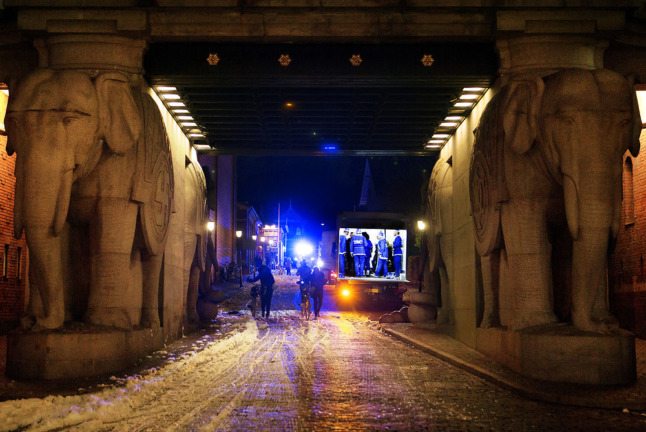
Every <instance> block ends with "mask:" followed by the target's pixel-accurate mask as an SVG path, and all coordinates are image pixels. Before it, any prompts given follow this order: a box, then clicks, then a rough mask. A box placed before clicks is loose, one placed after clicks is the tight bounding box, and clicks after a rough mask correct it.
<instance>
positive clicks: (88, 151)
mask: <svg viewBox="0 0 646 432" xmlns="http://www.w3.org/2000/svg"><path fill="white" fill-rule="evenodd" d="M6 128H7V134H8V143H7V153H9V154H12V153H13V152H14V151H15V152H16V154H17V158H16V170H15V173H16V191H15V192H16V193H15V203H14V219H15V226H14V235H15V236H16V237H17V238H20V236H21V233H22V231H23V228H24V231H25V234H26V236H27V243H28V246H29V259H30V269H29V283H30V288H31V296H30V304H29V307H28V310H27V313H26V315H25V317H24V318H23V320H22V322H23V327H25V328H31V329H33V330H36V329H41V328H47V329H55V328H58V327H61V326H62V325H63V323H64V321H66V320H70V319H83V320H84V321H85V322H87V323H90V324H96V325H106V326H115V327H119V328H124V329H130V328H132V327H133V326H135V325H142V326H144V327H150V328H153V327H158V326H159V311H158V297H159V277H160V270H161V265H162V256H163V251H164V247H165V243H166V238H167V232H168V226H169V221H170V213H171V207H172V203H173V188H174V185H173V167H172V161H171V158H170V147H169V141H168V136H167V134H166V129H165V127H164V123H163V121H162V118H161V115H160V113H159V109H158V108H157V105H156V104H155V102H154V101H153V100H152V98H151V97H150V96H149V95H148V94H146V93H145V92H144V91H143V89H142V88H140V87H138V86H137V85H134V84H133V83H132V82H131V80H130V79H129V77H128V76H126V75H124V74H122V73H118V72H104V73H98V74H94V75H91V74H89V73H87V72H81V71H73V70H62V71H55V70H51V69H36V70H35V71H33V72H32V73H30V74H29V75H28V76H26V77H25V78H24V79H23V80H21V81H20V82H19V83H18V85H17V87H16V88H15V89H14V90H12V93H11V97H10V100H9V104H8V107H7V116H6Z"/></svg>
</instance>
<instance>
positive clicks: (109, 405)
mask: <svg viewBox="0 0 646 432" xmlns="http://www.w3.org/2000/svg"><path fill="white" fill-rule="evenodd" d="M281 282H284V281H282V280H279V283H281ZM287 282H289V283H284V284H283V285H282V286H280V285H279V287H278V289H277V291H276V302H275V304H276V306H277V308H279V309H280V310H279V311H276V312H274V313H272V314H273V317H272V318H270V319H268V320H257V321H256V320H253V319H252V318H251V317H249V316H248V314H244V315H242V316H235V315H233V316H231V317H229V318H226V320H225V321H227V320H228V321H227V322H228V324H229V325H230V327H233V331H229V332H228V333H226V334H224V335H223V336H220V335H215V334H204V335H202V336H201V337H200V338H199V339H197V340H196V341H195V342H194V343H193V344H192V350H191V351H188V352H184V353H183V354H181V355H177V354H173V355H172V356H170V355H168V356H167V357H166V358H165V361H164V363H163V364H161V365H160V366H158V367H153V368H150V369H148V370H147V371H144V372H143V373H142V374H141V375H140V376H136V377H129V378H123V379H116V383H115V384H114V385H113V386H112V387H107V388H103V389H102V390H101V391H93V392H90V393H84V394H78V395H74V396H68V397H58V398H56V397H54V398H43V399H42V400H41V399H30V400H28V401H6V402H3V403H0V430H92V431H95V430H99V431H101V430H105V431H108V430H113V431H157V430H163V431H187V430H206V431H215V430H217V431H250V430H265V431H337V430H338V431H364V430H368V431H373V430H374V431H384V430H397V431H514V432H516V431H534V430H535V431H554V430H563V431H622V432H624V431H639V430H646V417H645V416H642V415H639V414H634V413H630V412H628V413H626V412H622V411H621V410H601V409H591V408H576V407H568V406H562V405H552V404H548V403H541V402H535V401H531V400H528V399H525V398H522V397H519V396H518V395H515V394H513V393H511V392H509V391H507V390H504V389H502V388H500V387H497V386H495V385H493V384H491V383H489V382H487V381H485V380H483V379H480V378H478V377H476V376H474V375H471V374H469V373H467V372H464V371H463V370H461V369H459V368H456V367H454V366H452V365H450V364H448V363H446V362H443V361H441V360H439V359H437V358H435V357H433V356H431V355H429V354H427V353H425V352H423V351H420V350H418V349H416V348H414V347H412V346H410V345H408V344H406V343H404V342H401V341H400V340H398V339H395V338H393V337H391V336H389V335H387V334H385V333H383V332H380V331H379V327H378V326H377V324H376V323H375V322H374V321H372V320H370V319H369V318H368V317H366V315H364V314H358V313H349V312H344V313H340V312H333V311H327V312H325V313H324V314H323V317H322V318H321V319H319V320H317V321H304V320H302V319H301V318H300V316H299V314H298V313H297V312H296V310H295V305H294V302H293V300H292V298H293V295H292V293H295V289H296V288H295V286H294V287H293V288H292V285H291V281H287ZM292 290H293V291H292ZM243 294H244V292H243V291H240V293H239V298H238V299H237V300H236V297H235V296H231V297H230V300H229V307H232V306H235V304H236V302H237V304H240V302H241V301H243V299H244V295H243ZM229 321H230V322H229ZM218 333H219V331H218ZM3 420H4V422H3ZM3 425H4V427H3Z"/></svg>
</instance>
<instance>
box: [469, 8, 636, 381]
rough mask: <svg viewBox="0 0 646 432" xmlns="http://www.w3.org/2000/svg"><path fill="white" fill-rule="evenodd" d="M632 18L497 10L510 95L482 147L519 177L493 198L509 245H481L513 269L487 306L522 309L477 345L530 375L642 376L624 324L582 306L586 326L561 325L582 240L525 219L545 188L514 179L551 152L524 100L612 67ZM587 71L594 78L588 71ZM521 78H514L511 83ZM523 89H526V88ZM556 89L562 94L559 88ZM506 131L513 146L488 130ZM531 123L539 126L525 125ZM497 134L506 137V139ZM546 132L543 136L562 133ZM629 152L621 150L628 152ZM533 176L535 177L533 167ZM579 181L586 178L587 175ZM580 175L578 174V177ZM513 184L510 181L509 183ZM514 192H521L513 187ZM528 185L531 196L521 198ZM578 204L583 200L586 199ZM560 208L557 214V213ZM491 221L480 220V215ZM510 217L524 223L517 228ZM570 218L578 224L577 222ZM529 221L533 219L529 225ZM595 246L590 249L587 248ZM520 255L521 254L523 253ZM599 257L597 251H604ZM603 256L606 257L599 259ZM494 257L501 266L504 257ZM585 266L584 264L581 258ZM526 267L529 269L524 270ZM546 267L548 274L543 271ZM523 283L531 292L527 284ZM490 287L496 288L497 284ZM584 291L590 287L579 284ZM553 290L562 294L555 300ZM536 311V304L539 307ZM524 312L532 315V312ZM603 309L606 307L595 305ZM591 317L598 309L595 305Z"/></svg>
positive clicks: (483, 333)
mask: <svg viewBox="0 0 646 432" xmlns="http://www.w3.org/2000/svg"><path fill="white" fill-rule="evenodd" d="M623 14H624V13H623V12H617V11H610V10H608V11H604V10H593V9H591V10H586V11H584V12H582V11H571V10H567V9H563V10H548V11H499V12H498V15H497V32H498V34H497V43H496V46H497V48H498V50H499V54H500V70H499V85H500V86H501V90H500V92H501V93H502V94H501V95H500V96H501V97H502V99H501V98H496V99H495V103H496V105H490V107H489V108H491V110H489V109H488V110H487V111H489V112H486V113H485V114H483V117H482V119H485V118H487V119H488V120H487V121H488V122H485V123H484V126H483V121H482V119H481V123H480V126H479V129H478V131H479V134H481V136H480V138H479V137H478V135H476V143H475V145H474V151H475V152H480V153H478V154H485V153H486V152H485V153H482V152H483V151H484V150H492V151H493V150H494V149H495V150H496V151H502V152H504V155H505V158H504V160H502V159H496V160H488V161H487V162H486V164H487V166H491V167H493V168H492V169H493V171H492V172H496V171H495V169H498V170H499V169H503V170H504V172H505V175H506V176H511V177H510V178H507V179H506V183H505V181H503V182H502V183H501V184H502V186H503V188H504V190H503V192H505V191H507V194H505V193H503V196H505V197H506V198H505V199H499V197H498V195H496V194H494V195H492V196H491V197H490V198H491V199H490V200H487V202H489V201H491V202H496V203H498V205H499V206H500V214H501V217H500V221H501V222H500V223H501V227H502V228H504V229H503V235H502V238H503V239H504V242H505V243H504V246H505V248H506V249H500V248H501V246H499V245H498V244H497V243H496V244H492V245H490V246H489V249H487V248H486V247H485V246H486V245H484V244H479V246H480V247H479V251H481V253H483V254H487V255H486V257H490V256H494V257H502V258H504V259H500V262H501V263H502V262H506V263H508V266H507V267H505V265H503V264H499V266H500V268H499V272H498V273H499V274H500V277H495V278H490V279H488V280H487V282H488V284H484V285H485V286H489V285H491V283H492V282H493V284H494V285H495V286H494V287H493V290H494V292H495V290H496V288H498V291H497V293H498V302H499V303H498V304H497V305H494V306H495V307H493V308H491V306H490V307H489V308H488V309H487V308H486V307H485V311H487V310H490V311H491V310H494V311H495V310H496V309H497V310H498V311H499V310H512V311H513V312H512V317H511V318H510V320H509V322H506V319H504V317H502V318H503V319H502V320H500V321H501V322H500V324H501V325H498V318H501V317H489V319H488V320H486V322H483V325H482V326H481V328H479V329H478V331H477V343H476V348H477V349H478V350H479V351H481V352H483V353H485V354H487V355H489V356H491V357H493V358H495V359H496V360H498V361H500V362H501V363H503V364H505V365H507V366H508V367H510V368H512V369H513V370H515V371H517V372H519V373H520V374H522V375H525V376H529V377H532V378H538V379H544V380H550V381H567V382H576V383H584V384H598V385H608V384H628V383H630V382H633V381H634V380H635V379H636V378H635V377H636V371H635V347H634V336H633V335H631V334H629V333H628V332H624V331H622V330H620V329H618V328H617V329H615V328H613V329H611V330H606V331H603V330H601V325H599V329H598V330H595V329H597V327H594V325H593V324H592V323H591V322H587V321H586V323H585V324H582V322H583V321H584V320H581V318H580V317H581V315H582V314H581V312H577V314H576V317H577V318H578V319H579V322H578V324H577V322H575V324H577V326H574V325H573V324H569V323H554V320H555V317H554V315H553V313H552V312H553V311H549V307H550V303H552V305H551V306H552V308H554V303H558V304H561V303H565V302H566V301H568V299H567V296H569V295H570V294H569V293H570V292H571V290H572V287H571V286H570V285H571V284H573V283H574V282H572V281H573V280H574V277H575V273H576V272H574V271H571V270H570V267H572V263H573V262H574V260H575V258H576V255H574V256H572V255H567V256H566V255H565V254H564V255H563V257H561V255H560V254H562V253H563V250H566V249H567V248H568V247H569V246H567V244H572V240H568V242H569V243H568V242H565V243H563V244H561V243H560V242H559V241H556V242H554V239H552V241H551V243H549V242H548V241H546V240H545V238H546V236H545V235H544V234H543V233H544V232H545V231H546V230H545V227H542V225H541V224H542V223H544V222H543V221H542V218H541V217H538V218H533V217H532V216H531V214H528V215H526V216H528V218H524V217H521V218H518V216H519V214H524V213H522V212H523V209H524V207H523V206H522V205H519V203H520V202H521V201H519V200H518V199H519V198H518V197H523V199H524V200H525V201H527V197H526V196H525V195H523V193H533V194H534V195H540V194H541V193H542V192H541V190H539V189H536V188H532V187H528V188H524V187H523V186H520V185H519V184H518V183H522V179H518V178H513V180H512V179H511V178H512V177H513V176H514V173H513V169H518V167H519V166H523V167H528V166H531V164H530V165H526V164H525V162H526V158H527V156H524V155H528V154H529V152H527V150H528V149H529V148H530V147H531V148H532V150H536V151H537V152H540V151H541V150H540V149H537V148H536V142H537V141H536V140H535V138H534V137H536V136H538V134H535V131H533V130H532V129H531V128H532V127H534V126H536V127H538V128H542V127H543V124H544V123H543V120H544V116H543V115H542V112H534V111H535V110H534V111H532V110H533V109H534V108H531V102H530V103H529V104H527V105H523V104H524V103H526V102H529V100H530V99H533V98H535V97H541V98H542V97H543V91H545V94H546V95H547V94H548V93H547V92H548V91H549V92H554V90H553V89H554V88H555V87H554V82H558V81H553V80H552V81H549V80H541V79H540V78H544V77H547V76H549V75H552V74H555V73H559V72H560V71H564V70H584V71H594V70H597V69H601V68H603V67H604V56H603V54H604V50H605V49H606V48H607V47H608V39H609V38H610V36H611V35H612V34H613V33H614V32H618V31H622V30H623V29H624V28H625V17H624V15H623ZM567 73H579V72H575V71H573V72H567ZM561 76H564V75H559V78H560V77H561ZM581 76H588V75H585V73H583V74H581ZM613 79H614V78H613ZM512 80H513V81H514V83H513V84H512V85H510V86H507V84H508V83H510V81H512ZM523 83H526V84H523ZM523 85H524V86H525V87H522V86H523ZM532 86H534V87H532ZM518 88H523V89H525V88H526V89H538V90H535V92H534V93H532V91H530V90H527V91H528V93H527V94H528V95H530V96H528V97H527V98H526V99H523V98H517V95H518V93H514V91H516V90H515V89H518ZM523 91H525V90H523ZM559 91H563V90H559ZM571 91H572V92H573V95H576V94H577V93H576V92H579V93H581V92H582V90H577V89H575V88H572V90H571ZM622 91H623V90H622ZM549 94H550V95H552V94H553V93H549ZM549 97H553V96H549ZM545 98H546V99H544V100H548V101H549V100H551V99H547V98H548V96H545ZM624 99H625V98H624ZM624 99H622V100H624ZM501 100H502V101H503V102H504V103H502V102H501ZM517 101H520V103H518V104H517V103H516V102H517ZM537 106H538V107H539V108H537V109H538V110H539V111H540V109H541V106H542V105H541V104H538V105H537ZM576 106H577V105H576V104H573V105H572V107H576ZM492 107H493V108H492ZM490 112H495V113H496V116H492V115H491V114H490ZM503 117H504V120H500V123H496V122H498V120H497V119H498V118H503ZM493 119H496V120H493ZM532 122H535V123H532ZM492 125H500V126H492ZM595 125H596V123H595ZM591 126H592V125H591ZM498 127H500V129H504V132H505V134H504V136H505V140H504V141H505V144H504V146H502V147H501V146H498V145H497V144H495V143H498V142H501V141H500V140H497V139H496V138H487V136H488V135H486V134H487V133H493V132H495V131H499V132H502V130H499V129H498ZM525 127H528V128H529V129H526V130H525V129H523V128H525ZM487 128H489V129H487ZM518 131H522V133H521V134H518ZM525 132H527V135H524V133H525ZM492 136H494V137H496V136H497V135H492ZM510 137H514V138H510ZM542 138H543V140H548V139H553V138H545V137H542ZM526 139H527V140H528V142H527V146H529V147H526V148H524V149H522V148H519V147H518V146H519V145H523V144H522V143H523V142H525V140H526ZM507 141H509V143H507ZM490 143H494V145H490ZM609 145H610V144H609ZM627 147H628V143H625V147H623V150H625V149H626V148H627ZM618 148H619V147H618ZM623 150H621V149H619V150H618V151H619V152H621V151H623ZM486 154H498V153H486ZM490 159H491V158H490ZM548 159H549V157H548V158H546V159H545V160H546V161H547V160H548ZM501 161H502V162H501ZM511 161H515V162H511ZM481 162H482V161H481ZM546 163H547V164H548V165H549V164H550V162H549V161H547V162H546ZM556 164H557V166H555V167H552V166H548V171H554V170H556V171H559V169H563V170H566V169H567V167H563V166H561V165H558V164H559V162H556ZM604 166H605V165H604ZM472 167H473V166H472ZM496 167H498V168H496ZM510 167H515V168H510ZM530 170H531V168H530ZM559 172H560V171H559ZM599 172H604V173H605V172H606V171H602V170H600V171H599ZM608 172H610V170H608ZM526 174H527V175H530V173H526ZM472 175H473V173H472ZM549 175H551V174H548V176H549ZM578 180H579V178H578V177H577V181H578ZM541 181H542V180H541ZM550 181H551V180H550ZM574 181H575V180H572V182H574ZM510 182H516V183H517V184H515V185H514V186H511V184H512V183H510ZM497 184H498V183H497ZM550 184H551V183H550ZM507 186H509V187H508V188H507ZM579 186H580V185H579ZM584 186H587V185H584ZM498 187H500V186H498ZM512 189H513V193H512V192H510V191H512ZM518 190H523V191H530V192H523V193H520V194H519V193H518V192H517V191H518ZM566 192H567V191H566ZM534 195H532V196H534ZM581 196H582V195H581V194H580V195H577V196H575V197H574V199H575V200H576V199H577V197H578V201H581V200H582V199H583V198H581ZM515 197H516V198H515ZM571 197H572V195H571V194H570V195H567V194H566V195H565V198H564V201H565V203H564V204H563V205H562V206H566V207H567V209H568V211H567V212H566V211H565V208H563V209H560V210H559V211H561V212H562V215H563V218H565V215H566V213H567V215H568V217H574V216H572V215H573V214H576V215H578V213H573V212H572V211H571V208H572V207H571V206H570V205H569V204H570V202H571V201H572V198H571ZM525 201H523V202H525ZM529 202H532V203H534V201H533V200H532V199H529ZM539 202H540V200H538V199H537V200H536V203H539ZM584 202H585V203H587V202H588V201H585V200H584ZM577 205H578V206H583V204H581V203H580V202H579V204H577ZM532 208H533V207H532ZM536 208H537V211H538V213H541V214H542V212H543V210H542V208H541V207H540V204H538V205H537V207H536ZM582 208H585V207H582ZM476 211H480V209H474V212H476ZM551 211H552V212H553V211H554V210H551ZM601 213H603V212H601ZM601 213H600V214H601ZM610 213H612V211H610ZM474 217H479V215H476V214H474ZM514 218H518V219H514ZM576 218H577V222H576V224H577V225H576V227H577V230H578V229H580V228H579V225H580V224H579V217H578V216H576ZM481 219H482V218H479V219H478V220H481ZM529 220H533V222H529ZM581 220H583V219H581ZM505 221H507V222H505ZM509 221H516V222H514V223H513V224H512V225H510V222H509ZM495 222H496V221H494V223H495ZM568 222H571V221H570V220H568ZM523 223H527V224H528V225H527V226H522V225H523ZM512 226H513V227H512ZM514 227H515V228H514ZM514 229H516V230H521V231H522V232H523V233H524V234H522V235H521V236H520V237H519V236H518V235H515V234H514V233H512V231H514ZM586 229H589V228H586ZM557 235H563V236H568V237H567V238H568V239H570V237H569V231H568V229H567V225H565V228H564V230H563V232H562V233H561V234H557ZM505 236H507V237H505ZM519 238H522V241H521V242H520V243H519V242H518V239H519ZM564 238H565V237H564ZM524 245H531V246H524ZM564 245H566V246H564ZM586 247H587V249H585V248H586ZM572 248H573V249H576V250H577V251H579V252H578V253H579V254H582V253H583V252H581V251H582V250H585V251H586V252H585V253H588V252H589V253H592V251H593V250H596V249H594V246H593V245H592V244H588V243H582V242H576V241H575V242H574V246H572ZM561 249H562V250H561ZM604 250H605V249H604ZM492 251H493V252H492ZM510 253H513V256H512V255H510ZM594 253H595V254H596V252H594ZM496 254H498V255H496ZM555 254H559V255H555ZM554 256H558V258H557V259H556V260H557V261H558V262H559V263H560V262H561V261H563V262H564V263H566V264H565V265H566V266H567V268H568V270H567V271H569V272H571V273H572V280H571V279H570V277H569V276H567V277H565V276H564V275H565V273H564V271H563V268H562V267H563V266H562V265H556V266H555V265H554V264H553V263H552V262H551V261H553V260H551V259H550V257H554ZM594 256H595V257H596V256H597V255H594ZM512 258H513V259H512ZM545 260H547V261H548V263H547V264H544V265H543V264H540V263H541V262H542V263H544V262H545ZM494 261H495V262H497V261H496V260H494ZM485 262H489V261H487V260H483V263H485ZM577 262H579V263H580V262H581V261H580V259H579V260H577ZM512 263H513V264H512ZM543 267H545V268H543ZM521 268H522V269H524V270H520V269H521ZM539 268H540V269H541V271H538V270H537V269H539ZM577 269H578V270H579V273H577V274H580V273H581V272H584V271H586V269H584V268H583V266H582V265H579V266H578V267H577ZM489 270H491V269H489ZM494 270H495V269H494ZM482 274H483V275H487V274H488V272H486V271H485V268H484V266H483V271H482ZM577 286H580V285H577ZM599 286H600V287H601V283H599ZM521 287H522V288H523V289H522V290H521ZM543 288H544V289H543ZM489 289H490V290H491V288H489ZM536 290H539V291H540V296H537V295H535V294H536V293H537V292H538V291H536ZM551 291H553V293H552V292H551ZM578 292H579V293H581V292H583V291H581V290H579V291H578ZM552 294H554V296H553V298H552ZM539 297H540V298H539ZM484 298H485V302H487V301H488V299H491V298H493V299H494V301H495V296H491V295H489V296H487V293H486V292H485V296H484ZM581 298H582V296H578V297H577V299H578V301H579V302H581ZM578 304H579V306H580V308H579V309H578V311H580V310H584V308H582V307H581V303H578ZM537 305H540V306H537ZM585 306H587V304H585ZM533 308H535V309H536V310H533ZM600 308H601V306H600ZM525 309H527V310H525ZM591 309H592V308H591ZM530 310H532V311H533V312H532V313H529V312H528V311H530ZM524 311H525V312H526V313H523V312H524ZM595 312H597V311H596V310H595ZM590 314H592V310H590ZM590 317H591V315H586V318H588V319H589V320H590V321H591V320H592V318H590ZM608 319H609V318H608ZM603 322H606V321H603ZM582 329H585V330H582Z"/></svg>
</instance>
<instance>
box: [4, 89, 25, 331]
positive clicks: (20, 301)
mask: <svg viewBox="0 0 646 432" xmlns="http://www.w3.org/2000/svg"><path fill="white" fill-rule="evenodd" d="M6 104H7V95H6V94H5V93H2V92H0V118H2V119H4V113H5V109H6ZM1 128H2V130H4V125H2V126H1ZM3 133H4V132H3ZM15 164H16V156H15V155H13V156H11V157H9V155H7V137H6V136H5V135H1V136H0V333H3V332H5V331H6V330H8V329H10V328H12V327H14V326H15V325H16V324H17V322H18V320H19V319H20V317H21V316H22V314H23V311H24V309H25V297H26V295H25V293H26V286H27V281H26V279H27V255H28V253H27V243H26V241H25V236H24V235H23V236H22V238H21V239H20V240H16V239H15V238H14V237H13V201H14V187H15V185H16V178H15V177H14V169H15Z"/></svg>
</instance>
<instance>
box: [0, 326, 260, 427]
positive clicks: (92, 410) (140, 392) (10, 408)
mask: <svg viewBox="0 0 646 432" xmlns="http://www.w3.org/2000/svg"><path fill="white" fill-rule="evenodd" d="M257 338H258V328H257V326H256V323H255V322H254V321H253V320H251V319H248V318H243V322H242V323H241V329H240V332H239V333H236V334H234V335H233V336H232V337H230V338H228V339H224V340H216V341H214V342H212V343H209V345H207V346H206V347H205V348H204V349H203V350H201V351H196V350H194V351H189V352H187V353H185V354H184V355H182V356H181V357H180V358H176V359H173V361H169V362H168V363H166V365H164V366H163V367H160V368H152V369H149V370H147V371H145V373H144V374H142V375H137V376H131V377H128V378H126V379H125V380H123V381H122V382H121V383H120V384H121V385H120V386H118V387H116V386H115V387H106V388H103V389H102V390H101V391H99V392H96V393H93V394H84V395H78V396H48V397H45V398H42V399H37V398H32V399H22V400H13V401H6V402H1V403H0V431H12V430H17V429H18V430H29V431H46V430H52V429H57V428H68V427H74V429H75V430H80V431H84V430H87V431H94V430H101V429H113V428H114V427H115V426H116V425H117V424H120V423H122V422H123V421H128V422H130V421H132V419H135V422H136V419H137V418H142V419H141V421H142V422H145V423H147V426H153V425H156V426H160V425H164V419H163V417H164V413H163V408H164V406H165V407H167V406H168V405H166V404H173V405H174V408H175V409H176V411H184V412H190V411H191V409H192V406H193V402H194V401H191V400H190V399H186V398H184V397H180V395H181V393H180V394H178V391H177V389H182V391H187V390H188V391H189V392H190V388H191V386H198V385H200V384H201V383H203V382H204V381H205V380H206V379H208V377H209V376H213V375H215V374H217V373H218V369H221V370H225V369H226V368H227V367H230V365H231V363H232V362H235V360H236V359H237V358H239V357H240V356H241V355H243V354H244V353H245V352H246V351H248V350H250V349H251V347H252V346H253V345H254V343H255V342H256V340H257ZM197 348H198V347H197V346H194V349H197ZM199 369H203V372H201V373H200V374H192V375H191V376H195V375H196V378H192V379H193V380H195V382H191V379H189V373H191V371H195V370H199ZM115 380H116V379H115ZM116 381H119V380H116ZM160 399H169V400H167V401H164V402H165V403H162V404H161V407H160V403H159V400H160ZM183 404H184V405H186V406H185V407H182V405H183ZM151 411H152V412H151ZM144 413H145V416H146V419H143V417H144ZM151 421H154V423H152V424H151V423H150V422H151ZM138 426H140V427H141V426H144V427H145V426H146V424H140V425H138ZM169 429H170V428H169Z"/></svg>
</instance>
